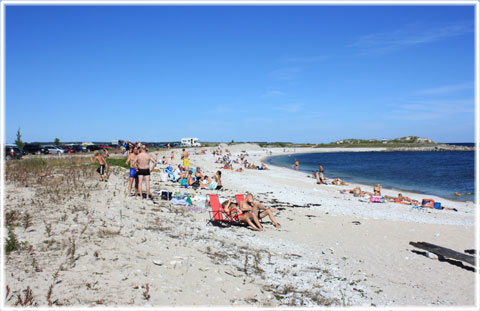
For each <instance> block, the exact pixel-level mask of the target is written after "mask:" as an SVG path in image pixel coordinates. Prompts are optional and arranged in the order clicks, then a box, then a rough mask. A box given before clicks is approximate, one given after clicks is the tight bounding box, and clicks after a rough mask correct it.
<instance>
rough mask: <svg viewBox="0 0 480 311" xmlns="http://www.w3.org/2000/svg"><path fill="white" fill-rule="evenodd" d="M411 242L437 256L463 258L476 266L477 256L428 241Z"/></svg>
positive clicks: (462, 259)
mask: <svg viewBox="0 0 480 311" xmlns="http://www.w3.org/2000/svg"><path fill="white" fill-rule="evenodd" d="M409 244H410V245H412V246H415V247H417V248H420V249H424V250H426V251H429V252H431V253H434V254H435V255H437V256H442V257H445V258H452V259H457V260H461V261H464V262H466V263H469V264H471V265H472V266H475V257H474V256H470V255H466V254H463V253H459V252H457V251H454V250H452V249H449V248H445V247H441V246H438V245H434V244H430V243H427V242H416V243H415V242H410V243H409Z"/></svg>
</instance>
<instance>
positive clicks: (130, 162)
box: [125, 147, 138, 197]
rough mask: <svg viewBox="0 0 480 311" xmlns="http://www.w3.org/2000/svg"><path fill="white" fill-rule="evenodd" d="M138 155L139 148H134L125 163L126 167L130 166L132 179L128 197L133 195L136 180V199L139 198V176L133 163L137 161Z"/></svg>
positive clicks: (129, 184) (129, 182) (130, 179)
mask: <svg viewBox="0 0 480 311" xmlns="http://www.w3.org/2000/svg"><path fill="white" fill-rule="evenodd" d="M137 154H138V148H137V147H134V148H133V151H132V152H131V153H130V154H129V155H128V158H127V161H126V162H125V164H126V165H130V178H129V181H128V194H127V196H130V195H131V193H132V184H133V181H134V180H135V194H134V197H137V193H138V175H137V168H136V167H135V166H133V162H134V161H135V158H136V157H137Z"/></svg>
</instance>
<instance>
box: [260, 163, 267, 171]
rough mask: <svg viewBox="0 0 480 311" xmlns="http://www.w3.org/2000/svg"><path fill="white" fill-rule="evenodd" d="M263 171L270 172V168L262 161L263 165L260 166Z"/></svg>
mask: <svg viewBox="0 0 480 311" xmlns="http://www.w3.org/2000/svg"><path fill="white" fill-rule="evenodd" d="M260 167H261V168H262V170H268V167H267V166H266V165H265V162H263V161H262V165H261V166H260Z"/></svg>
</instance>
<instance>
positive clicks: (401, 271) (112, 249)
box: [4, 144, 478, 307]
mask: <svg viewBox="0 0 480 311" xmlns="http://www.w3.org/2000/svg"><path fill="white" fill-rule="evenodd" d="M227 148H229V149H230V150H231V151H232V153H233V154H234V155H235V154H238V153H239V152H240V151H242V150H245V151H247V152H248V154H249V156H248V160H249V162H253V163H257V164H260V160H261V159H262V158H264V157H266V156H267V154H268V153H269V151H272V153H273V155H278V154H283V148H274V149H268V150H266V149H262V148H260V147H258V146H256V145H246V144H245V145H233V146H229V147H227ZM207 149H209V150H210V149H211V148H207ZM362 150H363V149H362ZM293 151H295V152H311V151H315V152H318V151H319V150H318V149H315V150H310V149H307V148H304V149H300V148H297V149H296V150H289V152H293ZM334 151H340V150H339V149H337V148H335V150H334ZM363 151H366V150H363ZM190 153H191V159H190V163H191V165H190V166H191V167H197V166H199V167H201V168H202V170H203V171H205V172H206V173H207V174H208V175H210V176H211V175H213V174H214V173H215V171H217V170H218V169H219V167H220V164H215V163H214V161H215V157H214V156H213V155H212V154H211V152H207V154H206V155H195V154H193V153H194V152H193V149H191V150H190ZM169 154H170V152H159V153H156V154H155V155H156V156H157V157H158V159H161V157H162V156H163V155H167V157H168V155H169ZM174 163H176V164H178V163H180V150H176V151H175V160H174ZM161 167H163V166H161ZM237 167H239V165H234V168H237ZM269 168H270V170H266V171H258V170H248V169H247V170H244V171H243V172H235V171H233V172H232V171H226V170H222V183H223V185H224V187H225V190H221V191H212V190H204V189H200V190H196V191H195V190H193V189H183V188H180V187H179V185H178V184H172V183H170V182H166V183H164V182H161V181H160V176H159V173H156V172H154V173H152V183H151V184H152V191H154V193H155V195H156V198H155V199H154V201H153V202H152V201H146V200H143V201H142V200H137V199H133V198H130V197H126V192H127V191H126V190H127V181H128V172H127V170H126V169H122V168H119V167H113V168H111V170H110V173H111V174H110V178H109V181H108V182H107V183H105V184H100V183H99V182H97V180H96V179H95V178H96V176H95V175H92V177H88V176H87V177H88V178H89V179H86V181H84V188H83V189H87V190H84V191H83V193H77V192H75V190H72V192H71V193H69V194H68V195H65V196H64V197H65V198H64V199H62V200H61V201H59V202H55V200H53V199H52V196H54V195H55V194H54V193H49V194H45V192H41V193H40V192H39V191H38V190H37V188H36V186H35V185H29V187H24V186H20V185H18V184H14V183H12V182H8V181H7V182H6V183H5V186H6V188H5V197H6V198H5V203H4V211H5V212H9V211H12V210H16V211H18V213H19V219H21V218H22V217H24V215H25V213H26V212H28V213H30V215H32V224H31V226H29V227H28V228H27V229H25V228H23V227H22V226H21V225H20V223H21V221H20V220H19V221H18V225H17V226H16V227H15V233H16V235H17V238H18V240H19V241H28V244H29V245H31V246H32V247H31V248H26V249H23V250H18V251H13V252H11V253H10V254H8V255H7V256H6V260H5V262H4V268H5V271H4V275H5V281H4V284H5V285H8V287H9V288H10V293H9V295H8V296H7V299H6V305H7V306H14V305H15V303H16V302H17V300H18V297H17V295H21V296H22V297H23V296H24V292H22V291H23V290H25V289H26V288H27V286H30V288H31V290H32V294H33V300H34V303H35V304H34V305H37V306H43V307H45V306H48V299H47V296H48V292H49V288H50V286H51V285H53V287H52V291H51V295H50V301H51V302H52V304H54V305H64V306H103V307H113V306H129V307H133V306H138V307H140V306H142V307H144V306H148V307H162V306H180V307H187V306H243V307H245V306H257V307H279V306H308V307H316V306H323V305H337V306H365V307H369V306H429V307H438V306H455V307H462V306H470V307H473V306H475V304H478V302H476V301H475V276H476V274H477V273H478V272H473V270H474V269H473V267H471V266H469V265H468V264H458V263H457V264H455V263H456V262H451V261H440V260H438V258H436V256H431V255H430V256H426V253H424V252H423V251H421V250H420V249H415V248H414V247H413V246H411V245H409V242H410V241H413V242H417V241H419V242H429V243H432V244H436V245H440V246H443V247H447V248H451V249H453V250H456V251H459V252H463V251H464V250H467V249H476V244H475V243H476V241H475V228H476V227H475V223H476V217H477V216H476V211H477V207H476V206H475V204H474V203H473V202H460V201H449V200H446V199H443V198H442V199H440V198H437V197H435V196H425V195H421V196H420V195H418V194H415V193H406V192H403V193H404V194H406V195H408V196H410V197H412V198H417V199H421V198H422V197H430V198H433V199H434V200H440V201H442V203H443V205H445V206H448V207H451V208H456V209H457V210H458V212H454V211H446V210H429V209H428V210H427V209H422V210H417V209H413V208H411V207H410V206H407V205H401V204H395V203H368V202H361V201H359V200H358V198H355V197H353V195H351V194H342V193H340V192H339V190H340V189H345V188H348V189H351V188H353V187H354V186H355V185H354V184H350V185H349V186H334V185H317V184H316V181H315V180H314V179H313V178H308V177H307V176H306V174H305V173H302V172H297V171H294V170H291V169H287V168H280V167H271V166H270V167H269ZM92 170H93V169H92ZM57 177H58V178H59V182H61V181H60V178H61V176H57ZM87 177H85V178H87ZM82 180H83V179H81V180H80V181H82ZM364 188H365V186H363V185H362V189H364ZM161 190H168V191H172V192H175V191H181V192H185V191H188V192H189V193H193V194H195V195H196V196H197V197H201V196H203V197H204V196H205V195H206V194H208V193H215V194H218V195H219V197H220V198H223V199H227V198H228V199H233V198H234V195H235V194H237V193H246V192H251V193H252V194H253V195H254V197H255V199H256V200H258V201H260V202H262V203H264V204H265V205H266V206H267V207H277V208H281V209H280V210H279V211H278V212H276V213H275V214H276V218H277V220H278V221H279V223H280V224H281V225H282V228H281V229H280V230H277V229H275V227H274V226H273V225H272V224H271V223H270V222H268V221H265V222H264V224H263V226H264V228H265V231H264V232H254V231H252V230H249V229H247V228H245V227H238V226H229V227H218V226H213V225H211V224H209V223H208V220H209V214H208V212H206V211H204V212H192V211H189V210H188V209H185V208H184V207H181V206H174V205H172V204H171V203H170V202H168V201H162V200H161V199H160V197H159V195H158V193H159V192H160V191H161ZM368 190H371V189H368ZM86 193H88V195H86ZM397 193H398V191H396V190H388V189H383V191H382V194H388V195H392V196H396V194H397ZM196 202H199V201H195V200H194V203H196ZM466 212H467V213H466ZM468 212H471V213H468ZM46 224H50V225H51V234H50V236H48V234H47V233H46ZM4 235H5V237H7V230H6V228H5V229H4ZM73 240H75V246H74V255H73V256H72V251H71V249H72V241H73ZM69 250H70V251H69ZM427 255H428V254H427ZM33 259H35V262H36V266H35V265H34V264H32V261H33ZM146 284H148V288H149V289H148V291H147V290H146V286H145V285H146ZM142 286H143V288H142Z"/></svg>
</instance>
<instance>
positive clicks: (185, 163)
mask: <svg viewBox="0 0 480 311" xmlns="http://www.w3.org/2000/svg"><path fill="white" fill-rule="evenodd" d="M182 151H183V152H182V159H183V166H184V167H185V169H186V170H188V169H189V168H190V161H189V160H188V152H187V151H185V148H183V149H182Z"/></svg>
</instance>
